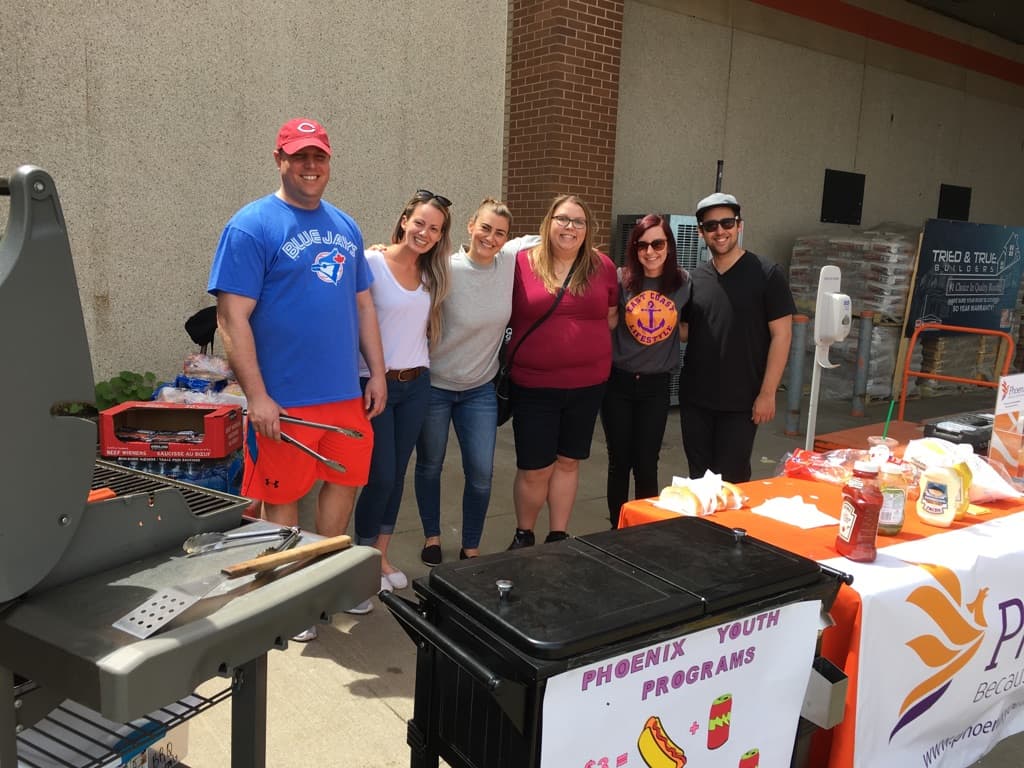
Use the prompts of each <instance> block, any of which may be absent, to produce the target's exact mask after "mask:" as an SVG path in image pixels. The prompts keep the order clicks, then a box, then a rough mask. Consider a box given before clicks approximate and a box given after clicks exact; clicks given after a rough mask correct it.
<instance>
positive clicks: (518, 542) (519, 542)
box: [508, 528, 536, 549]
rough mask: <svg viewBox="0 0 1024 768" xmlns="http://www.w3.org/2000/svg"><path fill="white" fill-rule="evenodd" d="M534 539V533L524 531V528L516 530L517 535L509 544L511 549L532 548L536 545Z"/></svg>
mask: <svg viewBox="0 0 1024 768" xmlns="http://www.w3.org/2000/svg"><path fill="white" fill-rule="evenodd" d="M535 543H536V542H535V539H534V537H533V531H524V530H523V529H522V528H516V535H515V536H513V537H512V543H511V544H509V547H508V548H509V549H522V548H523V547H532V546H533V545H534V544H535Z"/></svg>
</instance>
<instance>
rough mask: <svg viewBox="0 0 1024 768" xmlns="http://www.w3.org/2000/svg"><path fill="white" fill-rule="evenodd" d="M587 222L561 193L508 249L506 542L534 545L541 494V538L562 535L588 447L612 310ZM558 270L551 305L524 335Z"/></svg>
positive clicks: (609, 277)
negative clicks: (524, 240) (511, 474)
mask: <svg viewBox="0 0 1024 768" xmlns="http://www.w3.org/2000/svg"><path fill="white" fill-rule="evenodd" d="M592 222H593V217H592V216H591V213H590V210H589V209H588V208H587V206H586V204H585V203H584V202H583V201H582V200H580V199H579V198H577V197H575V196H573V195H560V196H559V197H556V198H555V200H554V201H553V202H552V203H551V207H550V208H549V209H548V212H547V215H545V217H544V221H543V222H542V223H541V227H540V238H541V240H540V243H539V244H538V245H537V246H536V247H535V248H532V249H529V250H524V251H520V252H519V254H518V255H517V256H516V274H515V283H514V287H513V291H512V318H511V320H510V325H511V327H512V337H511V339H510V340H509V349H510V350H515V356H514V357H513V360H512V371H511V387H510V389H509V393H510V397H511V400H512V429H513V432H514V434H515V443H516V467H517V471H516V479H515V484H514V487H513V496H514V501H515V510H516V533H515V538H513V540H512V545H511V547H509V548H510V549H518V548H520V547H528V546H532V545H533V543H534V535H533V527H534V524H535V523H536V521H537V517H538V515H539V514H540V510H541V508H542V507H543V506H544V503H545V502H547V505H548V511H549V514H550V524H549V526H548V530H549V531H550V532H549V533H548V536H547V539H546V541H548V542H550V541H561V540H562V539H565V538H567V537H568V534H567V533H566V531H567V529H568V527H569V517H570V516H571V514H572V508H573V504H574V503H575V501H576V489H577V486H578V484H579V462H580V461H581V460H582V459H586V458H587V457H588V456H590V442H591V439H592V438H593V436H594V424H595V422H596V421H597V413H598V410H599V409H600V406H601V400H602V398H603V396H604V388H605V382H607V381H608V374H609V372H610V371H611V364H612V346H611V334H610V333H609V329H610V328H614V327H615V324H616V322H617V319H618V279H617V277H616V273H615V265H614V264H612V262H611V260H610V259H609V258H608V257H607V256H605V255H604V254H603V253H600V252H597V251H595V250H594V249H593V247H592V244H591V226H592ZM570 270H571V271H572V275H571V277H569V273H570ZM567 277H569V281H568V285H567V288H566V290H565V293H564V294H563V296H562V298H561V301H559V302H558V306H557V307H556V308H555V310H554V312H552V313H551V314H550V315H549V316H548V317H547V318H546V319H544V320H543V322H541V324H540V325H538V326H537V327H536V329H535V330H533V331H532V332H530V333H529V334H528V335H527V331H528V330H529V329H530V328H531V327H532V326H533V324H534V323H535V322H536V321H537V320H538V319H540V318H541V317H542V316H543V315H544V314H545V313H546V312H547V311H548V310H549V309H550V308H551V305H552V303H553V302H554V301H555V297H556V296H557V295H558V292H559V289H560V288H561V287H562V285H563V283H565V281H566V278H567ZM524 336H525V339H524V341H523V343H522V345H521V346H518V348H517V345H518V344H519V340H520V339H521V338H524Z"/></svg>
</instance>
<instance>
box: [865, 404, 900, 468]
mask: <svg viewBox="0 0 1024 768" xmlns="http://www.w3.org/2000/svg"><path fill="white" fill-rule="evenodd" d="M894 405H896V401H895V400H892V401H890V402H889V413H888V415H887V416H886V417H885V425H884V426H883V427H882V434H881V435H872V436H871V437H869V438H868V455H870V456H871V460H872V461H874V462H876V463H878V464H884V463H885V462H887V461H888V460H889V457H891V456H892V453H893V450H894V449H895V448H896V446H898V445H899V442H898V441H897V440H894V439H893V438H891V437H889V424H890V422H892V409H893V406H894Z"/></svg>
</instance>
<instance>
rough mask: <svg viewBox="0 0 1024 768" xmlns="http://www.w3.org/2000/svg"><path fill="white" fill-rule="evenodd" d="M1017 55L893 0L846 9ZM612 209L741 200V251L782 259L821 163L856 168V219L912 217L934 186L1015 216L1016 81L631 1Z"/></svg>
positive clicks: (929, 204)
mask: <svg viewBox="0 0 1024 768" xmlns="http://www.w3.org/2000/svg"><path fill="white" fill-rule="evenodd" d="M858 4H859V5H862V6H864V7H866V8H868V9H871V10H876V11H879V12H882V13H885V14H886V15H889V16H891V17H895V18H900V19H902V20H904V21H907V22H909V23H914V24H916V25H919V26H922V27H923V28H926V29H929V30H930V31H934V32H936V33H939V34H942V35H945V36H949V37H952V38H953V39H957V40H961V41H963V42H968V43H970V44H972V45H975V46H979V47H982V48H984V49H985V50H989V51H991V52H993V53H997V54H999V55H1002V56H1007V57H1011V58H1016V59H1018V60H1020V58H1021V56H1022V52H1021V50H1020V46H1014V45H1012V44H1010V43H1007V42H1005V41H1002V40H998V39H997V38H994V37H993V36H991V35H987V34H985V33H982V32H979V31H977V30H972V29H970V28H967V27H965V26H963V25H961V24H958V23H956V22H953V21H951V20H949V19H943V18H942V17H939V16H936V15H935V14H930V13H928V12H927V11H924V10H923V9H920V8H917V7H916V6H912V5H911V4H909V3H901V2H892V1H889V2H885V3H881V2H874V0H861V2H859V3H858ZM618 127H619V130H618V144H617V152H616V165H615V191H614V198H613V208H614V211H615V213H617V214H618V213H639V212H646V211H664V212H668V213H692V211H693V208H694V204H695V203H696V201H697V200H698V199H700V198H701V197H702V196H703V195H705V194H707V193H709V192H711V191H713V190H714V184H715V172H716V161H717V160H719V159H722V160H723V161H724V183H723V188H724V189H725V190H726V191H731V192H733V193H735V194H736V195H737V196H738V197H739V199H740V201H741V202H742V203H743V207H744V216H745V218H746V221H747V223H746V227H747V233H746V235H747V236H746V240H745V244H746V246H747V247H748V248H750V249H752V250H755V251H757V252H759V253H762V254H763V255H765V256H768V257H770V258H772V259H774V260H776V261H779V262H782V263H788V261H789V253H790V251H791V248H792V244H793V239H794V238H795V237H796V236H797V235H801V234H805V233H812V232H816V231H818V230H820V229H822V228H825V227H834V226H835V225H825V224H821V223H820V222H819V217H820V213H821V194H822V186H823V180H824V171H825V169H826V168H833V169H837V170H845V171H855V172H858V173H863V174H865V175H866V184H865V195H864V210H863V217H862V224H863V225H865V226H869V225H873V224H877V223H879V222H881V221H897V222H903V223H906V224H910V225H915V226H919V225H921V224H922V223H923V222H924V220H925V219H927V218H929V217H934V216H935V214H936V211H937V207H938V196H939V186H940V184H942V183H946V184H956V185H960V186H968V187H971V188H972V189H973V194H972V198H971V220H972V221H978V222H986V223H995V224H1013V225H1024V188H1022V186H1021V184H1020V182H1019V180H1020V179H1021V178H1022V177H1024V152H1022V149H1021V148H1022V146H1024V89H1021V88H1019V87H1015V86H1012V85H1009V84H1007V83H1003V82H1001V81H997V80H994V79H992V78H988V77H985V76H982V75H979V74H977V73H973V72H968V71H966V70H963V69H960V68H957V67H953V66H951V65H946V64H942V63H941V62H936V61H934V60H930V59H925V58H924V57H921V56H917V55H912V54H908V53H906V52H904V51H898V50H895V49H893V48H890V47H886V46H882V45H879V44H877V43H872V42H869V41H866V40H864V39H862V38H858V37H856V36H854V35H850V34H847V33H843V32H839V31H836V30H832V29H829V28H827V27H824V26H823V25H819V24H813V23H811V22H807V21H804V20H801V19H799V18H797V17H795V16H790V15H787V14H781V13H778V12H776V11H772V10H770V9H767V8H765V7H764V6H759V5H756V4H754V3H750V2H745V0H731V1H730V2H720V1H719V0H714V1H712V0H645V1H644V2H641V1H640V0H630V2H627V3H626V12H625V19H624V24H623V54H622V78H621V87H620V94H619V123H618Z"/></svg>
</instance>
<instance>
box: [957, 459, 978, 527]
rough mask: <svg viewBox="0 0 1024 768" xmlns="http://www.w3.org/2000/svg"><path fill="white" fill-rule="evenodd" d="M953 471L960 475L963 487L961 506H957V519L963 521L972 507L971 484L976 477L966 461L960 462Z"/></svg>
mask: <svg viewBox="0 0 1024 768" xmlns="http://www.w3.org/2000/svg"><path fill="white" fill-rule="evenodd" d="M953 469H955V470H956V471H957V472H959V473H960V487H961V498H960V504H959V505H957V510H956V518H955V519H957V520H963V519H964V518H965V517H967V507H969V506H970V505H971V483H972V482H973V481H974V475H973V473H972V472H971V468H970V467H969V466H967V462H966V461H958V462H957V463H956V464H955V465H954V466H953Z"/></svg>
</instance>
